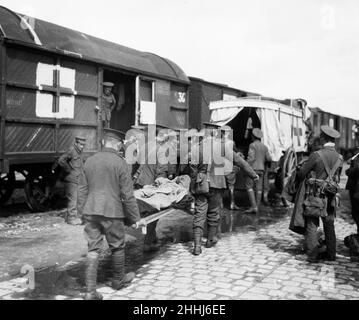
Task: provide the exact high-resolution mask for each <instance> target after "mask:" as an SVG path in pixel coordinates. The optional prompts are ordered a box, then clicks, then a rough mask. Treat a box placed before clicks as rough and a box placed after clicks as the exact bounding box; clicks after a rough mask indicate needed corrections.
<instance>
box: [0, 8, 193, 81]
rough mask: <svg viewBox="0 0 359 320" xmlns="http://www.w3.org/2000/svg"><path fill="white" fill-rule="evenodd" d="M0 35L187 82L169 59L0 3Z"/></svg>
mask: <svg viewBox="0 0 359 320" xmlns="http://www.w3.org/2000/svg"><path fill="white" fill-rule="evenodd" d="M0 35H2V36H3V37H4V38H5V39H8V40H10V41H15V42H19V43H22V44H27V45H34V46H38V47H41V48H42V49H45V50H50V51H55V52H58V53H61V54H67V55H72V56H74V57H78V58H82V59H84V60H88V61H93V62H96V63H100V64H103V65H109V66H113V67H115V68H120V69H125V70H128V71H133V72H135V73H140V74H144V75H148V76H154V77H159V78H164V79H168V80H172V81H175V82H181V83H186V84H188V83H189V79H188V77H187V76H186V74H185V73H184V72H183V71H182V70H181V68H180V67H178V66H177V65H176V64H175V63H173V62H172V61H170V60H168V59H166V58H162V57H160V56H158V55H155V54H152V53H147V52H141V51H137V50H134V49H131V48H128V47H124V46H121V45H119V44H116V43H113V42H110V41H106V40H102V39H99V38H96V37H93V36H90V35H87V34H84V33H82V32H79V31H75V30H71V29H68V28H64V27H62V26H58V25H55V24H52V23H49V22H46V21H42V20H39V19H26V18H25V16H24V15H21V14H18V13H15V12H13V11H11V10H9V9H7V8H5V7H2V6H0Z"/></svg>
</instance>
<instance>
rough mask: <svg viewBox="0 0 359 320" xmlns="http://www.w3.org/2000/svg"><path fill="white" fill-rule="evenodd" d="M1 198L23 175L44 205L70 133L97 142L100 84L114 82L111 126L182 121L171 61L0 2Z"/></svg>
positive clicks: (92, 145) (182, 95) (32, 196)
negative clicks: (32, 16)
mask: <svg viewBox="0 0 359 320" xmlns="http://www.w3.org/2000/svg"><path fill="white" fill-rule="evenodd" d="M0 75H1V83H0V173H1V180H0V202H1V203H5V202H6V201H7V200H8V199H9V198H10V196H11V194H12V191H13V189H14V187H15V185H16V183H15V172H19V173H21V174H22V175H23V176H24V177H25V193H26V199H27V203H28V205H29V206H30V208H31V209H32V210H34V211H37V210H43V209H44V207H45V206H44V205H43V204H44V203H45V202H46V200H47V198H48V197H49V187H51V181H52V179H51V165H52V163H53V162H54V160H55V159H56V158H57V157H58V156H60V155H61V154H62V153H63V152H65V151H66V150H67V149H68V148H69V147H70V146H71V145H72V144H73V141H74V138H75V136H77V135H82V136H85V137H86V138H87V144H86V148H85V157H86V156H89V155H91V154H93V153H95V152H97V151H98V150H99V149H100V141H101V139H102V121H101V120H100V116H99V113H98V109H99V108H100V107H99V106H101V99H102V91H103V89H102V83H103V82H107V81H110V82H113V83H114V84H115V85H114V89H113V93H114V95H115V98H116V101H117V105H116V109H115V110H114V111H113V113H112V118H111V125H110V127H111V128H113V129H117V130H120V131H122V132H125V131H127V130H128V129H130V128H131V126H132V125H139V124H159V125H163V126H166V127H172V128H187V126H188V99H187V96H188V86H189V79H188V78H187V76H186V74H185V73H184V72H183V71H182V70H181V68H179V67H178V66H177V65H176V64H175V63H173V62H172V61H170V60H168V59H165V58H162V57H160V56H158V55H155V54H151V53H146V52H141V51H137V50H134V49H130V48H127V47H124V46H121V45H118V44H115V43H112V42H109V41H105V40H102V39H99V38H95V37H92V36H90V35H87V34H84V33H81V32H78V31H74V30H71V29H68V28H64V27H61V26H58V25H55V24H52V23H49V22H45V21H42V20H38V19H34V18H30V17H26V16H24V15H21V14H18V13H15V12H13V11H11V10H9V9H7V8H4V7H0Z"/></svg>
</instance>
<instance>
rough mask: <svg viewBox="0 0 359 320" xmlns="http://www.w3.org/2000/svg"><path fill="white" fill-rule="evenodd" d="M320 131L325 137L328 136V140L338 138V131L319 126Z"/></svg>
mask: <svg viewBox="0 0 359 320" xmlns="http://www.w3.org/2000/svg"><path fill="white" fill-rule="evenodd" d="M320 129H321V130H322V132H323V133H324V134H325V135H326V136H328V137H330V138H334V139H338V138H340V133H339V131H337V130H335V129H333V128H331V127H329V126H321V127H320Z"/></svg>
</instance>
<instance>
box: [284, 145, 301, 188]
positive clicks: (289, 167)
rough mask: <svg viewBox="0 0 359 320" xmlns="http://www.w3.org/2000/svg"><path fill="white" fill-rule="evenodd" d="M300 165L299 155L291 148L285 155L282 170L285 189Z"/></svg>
mask: <svg viewBox="0 0 359 320" xmlns="http://www.w3.org/2000/svg"><path fill="white" fill-rule="evenodd" d="M297 165H298V159H297V154H296V153H295V150H294V149H293V148H289V149H288V150H287V151H286V152H285V154H284V162H283V168H282V179H283V181H282V183H283V184H282V185H283V187H285V186H286V185H287V183H288V181H289V179H290V178H291V176H292V175H293V173H294V172H295V170H296V168H297Z"/></svg>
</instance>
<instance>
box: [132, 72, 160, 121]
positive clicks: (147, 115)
mask: <svg viewBox="0 0 359 320" xmlns="http://www.w3.org/2000/svg"><path fill="white" fill-rule="evenodd" d="M155 86H156V82H155V80H154V79H150V78H146V77H143V76H138V77H137V78H136V125H141V124H156V111H157V110H156V107H157V106H156V98H155V97H156V94H155V92H156V91H155V90H156V87H155Z"/></svg>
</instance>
